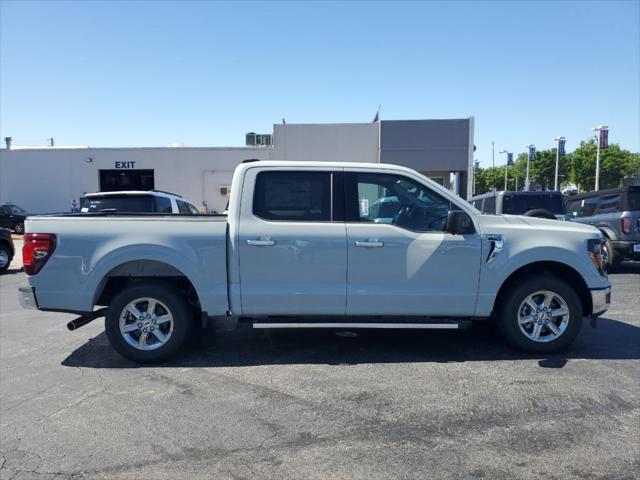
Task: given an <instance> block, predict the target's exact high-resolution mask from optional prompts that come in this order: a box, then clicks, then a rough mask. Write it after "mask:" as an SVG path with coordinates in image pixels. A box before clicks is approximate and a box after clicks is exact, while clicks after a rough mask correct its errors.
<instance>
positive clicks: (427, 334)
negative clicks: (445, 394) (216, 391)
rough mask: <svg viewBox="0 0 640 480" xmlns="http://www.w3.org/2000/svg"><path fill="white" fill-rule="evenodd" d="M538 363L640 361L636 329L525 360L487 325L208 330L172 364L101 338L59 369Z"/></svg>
mask: <svg viewBox="0 0 640 480" xmlns="http://www.w3.org/2000/svg"><path fill="white" fill-rule="evenodd" d="M536 359H537V360H539V362H538V365H539V366H540V367H542V368H562V367H564V365H565V364H566V363H567V361H568V360H572V359H598V360H628V359H640V327H638V326H635V325H631V324H628V323H625V322H621V321H618V320H613V319H608V318H600V319H599V320H598V327H597V328H595V329H593V328H591V327H590V326H589V325H588V322H586V321H585V322H584V323H583V327H582V331H581V332H580V334H579V335H578V338H577V339H576V341H575V342H574V343H573V345H572V346H571V347H570V348H569V349H567V350H566V351H564V352H562V353H559V354H554V355H530V354H525V353H521V352H517V351H515V350H513V349H511V348H510V347H509V346H508V345H506V344H505V343H504V342H503V340H502V338H500V336H499V335H498V332H497V330H496V329H495V326H493V325H492V324H486V325H477V326H474V328H472V329H470V330H465V331H457V332H453V331H424V330H413V331H412V330H360V331H352V330H349V331H345V330H319V331H318V330H316V331H309V330H253V329H251V328H250V327H240V328H239V329H238V330H235V331H231V332H215V331H213V330H212V329H208V330H206V331H204V332H202V334H201V335H199V339H198V340H197V342H194V345H191V346H190V348H187V349H186V351H184V352H183V353H181V354H180V355H178V356H177V357H175V358H174V359H173V360H171V361H169V362H165V363H160V364H154V365H138V364H135V363H133V362H130V361H128V360H126V359H124V358H122V357H121V356H119V355H118V354H117V353H116V352H115V351H114V350H113V349H112V348H111V346H110V345H109V342H108V340H107V338H106V335H105V334H104V332H103V333H101V334H99V335H98V336H96V337H94V338H92V339H90V340H89V341H88V342H87V343H85V344H84V345H82V346H81V347H79V348H78V349H76V350H75V351H74V352H73V353H71V354H70V355H69V356H68V357H67V358H66V359H65V360H63V362H62V365H64V366H69V367H85V368H138V367H155V368H162V367H244V366H256V365H290V364H325V365H357V364H370V363H371V364H373V363H409V362H434V363H445V362H474V361H496V360H511V361H513V360H536Z"/></svg>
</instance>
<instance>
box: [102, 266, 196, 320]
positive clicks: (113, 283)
mask: <svg viewBox="0 0 640 480" xmlns="http://www.w3.org/2000/svg"><path fill="white" fill-rule="evenodd" d="M145 279H154V280H162V281H164V282H167V283H170V284H172V285H174V286H176V287H178V288H180V289H181V290H182V291H183V292H184V293H185V294H186V298H187V300H188V301H189V303H191V304H192V305H194V306H196V305H197V306H198V308H200V305H201V304H200V298H199V296H198V291H197V290H196V288H195V286H194V283H193V282H192V281H191V279H190V278H189V276H188V275H186V274H185V273H183V272H182V271H181V270H180V269H178V268H176V267H175V266H173V265H170V264H168V263H166V262H163V261H159V260H130V261H126V262H123V263H121V264H119V265H117V266H115V267H113V268H112V269H111V270H109V272H107V274H106V275H104V276H103V277H102V280H101V281H100V283H99V284H98V288H97V289H96V292H95V294H94V298H93V304H94V305H109V304H110V303H111V300H112V299H113V297H115V296H116V295H117V294H118V293H119V292H120V291H122V289H124V288H126V287H127V286H130V285H132V284H135V283H137V282H142V281H144V280H145Z"/></svg>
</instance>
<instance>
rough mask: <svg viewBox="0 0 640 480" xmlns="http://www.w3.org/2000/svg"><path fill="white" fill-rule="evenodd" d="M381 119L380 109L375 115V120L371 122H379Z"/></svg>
mask: <svg viewBox="0 0 640 480" xmlns="http://www.w3.org/2000/svg"><path fill="white" fill-rule="evenodd" d="M379 121H380V110H378V111H377V112H376V116H375V117H373V122H371V123H376V122H379Z"/></svg>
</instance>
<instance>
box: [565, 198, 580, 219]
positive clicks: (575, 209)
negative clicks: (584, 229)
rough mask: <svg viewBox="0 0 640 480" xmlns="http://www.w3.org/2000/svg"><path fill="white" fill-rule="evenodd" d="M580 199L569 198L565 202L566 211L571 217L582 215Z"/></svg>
mask: <svg viewBox="0 0 640 480" xmlns="http://www.w3.org/2000/svg"><path fill="white" fill-rule="evenodd" d="M581 205H582V200H569V201H568V202H567V213H568V214H569V215H571V216H572V217H580V216H581V215H582V213H581V212H582V207H581Z"/></svg>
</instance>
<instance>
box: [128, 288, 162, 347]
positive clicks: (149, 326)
mask: <svg viewBox="0 0 640 480" xmlns="http://www.w3.org/2000/svg"><path fill="white" fill-rule="evenodd" d="M119 318H120V334H121V335H122V338H124V339H125V341H126V342H127V343H128V344H129V345H131V346H132V347H134V348H136V349H138V350H144V351H149V350H156V349H157V348H160V347H162V346H163V345H164V344H166V343H167V342H168V341H169V339H170V338H171V335H172V334H173V315H172V314H171V312H170V311H169V309H168V308H167V306H166V305H165V304H164V303H162V302H161V301H160V300H157V299H155V298H151V297H143V298H137V299H135V300H133V301H131V302H129V303H128V304H127V306H126V307H124V308H123V309H122V312H120V317H119Z"/></svg>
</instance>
